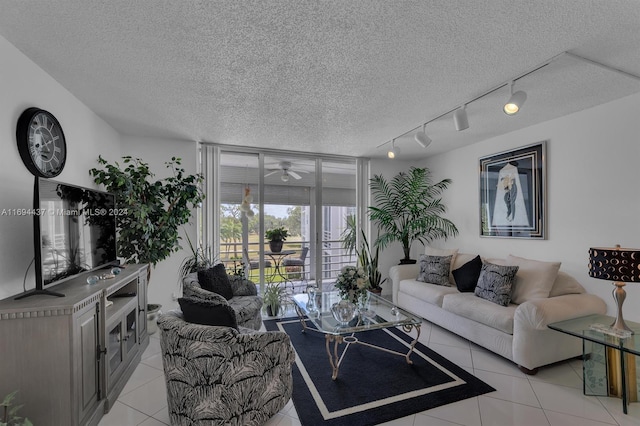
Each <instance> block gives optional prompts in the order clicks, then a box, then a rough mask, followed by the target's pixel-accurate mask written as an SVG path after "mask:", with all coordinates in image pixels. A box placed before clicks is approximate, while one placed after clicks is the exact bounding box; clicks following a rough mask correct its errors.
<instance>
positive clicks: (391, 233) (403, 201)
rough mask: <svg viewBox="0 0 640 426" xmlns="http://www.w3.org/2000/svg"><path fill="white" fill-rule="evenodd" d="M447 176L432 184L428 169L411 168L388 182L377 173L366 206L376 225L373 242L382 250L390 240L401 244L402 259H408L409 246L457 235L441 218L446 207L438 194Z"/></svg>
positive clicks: (372, 181) (444, 188) (452, 225)
mask: <svg viewBox="0 0 640 426" xmlns="http://www.w3.org/2000/svg"><path fill="white" fill-rule="evenodd" d="M450 184H451V179H443V180H441V181H440V182H437V183H433V182H432V179H431V172H430V171H429V169H427V168H426V167H425V168H419V167H411V168H410V169H409V172H408V173H405V172H400V173H398V174H397V175H396V176H394V177H393V178H392V179H391V180H390V181H387V179H385V178H384V177H383V176H381V175H375V176H374V177H373V178H371V179H370V181H369V185H370V188H371V193H372V195H373V200H374V201H375V203H376V205H375V206H369V217H370V218H371V219H372V220H373V221H374V222H375V223H376V224H377V225H378V228H379V230H380V232H381V233H380V234H379V235H378V238H377V239H376V242H375V245H376V246H379V247H380V248H382V249H384V248H385V247H387V246H388V245H389V244H390V243H392V242H394V241H399V242H400V243H402V250H403V252H404V259H403V261H404V262H407V263H408V262H410V261H411V259H410V251H411V245H412V244H413V242H414V241H416V240H417V241H420V242H421V243H422V244H428V243H429V242H431V241H433V240H436V239H439V238H444V239H447V238H448V237H450V236H455V235H457V234H458V228H456V226H455V225H454V224H453V222H451V221H450V220H449V219H446V218H444V217H442V215H443V214H444V213H445V212H446V207H445V205H444V204H442V199H441V198H439V196H440V194H441V193H442V192H443V191H444V190H446V189H447V188H448V187H449V185H450Z"/></svg>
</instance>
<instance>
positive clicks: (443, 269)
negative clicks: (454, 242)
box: [416, 254, 452, 286]
mask: <svg viewBox="0 0 640 426" xmlns="http://www.w3.org/2000/svg"><path fill="white" fill-rule="evenodd" d="M451 258H452V256H451V255H449V256H427V255H425V254H421V255H420V271H419V272H418V278H416V279H417V280H418V281H422V282H425V283H431V284H437V285H446V286H448V285H451V283H450V282H449V273H450V272H451Z"/></svg>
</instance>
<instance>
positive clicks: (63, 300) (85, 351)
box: [0, 265, 149, 426]
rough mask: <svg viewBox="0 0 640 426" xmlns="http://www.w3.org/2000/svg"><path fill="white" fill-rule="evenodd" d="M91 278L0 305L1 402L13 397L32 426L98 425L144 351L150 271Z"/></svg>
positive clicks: (133, 268) (133, 269) (142, 269)
mask: <svg viewBox="0 0 640 426" xmlns="http://www.w3.org/2000/svg"><path fill="white" fill-rule="evenodd" d="M92 274H95V271H93V272H85V273H82V274H79V275H78V276H77V277H73V278H70V279H69V280H67V281H64V282H62V283H60V284H57V285H56V288H55V289H56V290H58V291H60V292H61V293H64V295H65V297H50V296H51V295H52V294H51V293H53V292H51V291H48V290H45V291H42V290H41V289H35V290H32V291H30V292H28V297H26V296H27V294H26V293H25V294H21V295H19V296H18V297H19V298H20V299H19V300H15V299H14V297H15V296H11V297H9V298H6V299H4V300H0V360H2V362H0V398H1V397H2V395H8V394H9V393H10V392H13V391H15V390H17V391H18V394H17V396H16V401H15V402H16V404H17V405H22V404H23V405H24V407H23V408H22V411H21V412H24V413H25V415H26V416H27V417H29V420H31V421H32V422H33V424H35V425H40V424H42V425H47V426H96V425H97V424H98V423H99V422H100V419H101V418H102V416H103V415H104V413H106V412H108V411H109V410H110V409H111V407H112V406H113V404H114V403H115V402H116V400H117V398H118V395H119V394H120V392H121V391H122V389H123V388H124V387H125V385H126V383H127V381H128V380H129V378H130V377H131V375H132V374H133V372H134V370H135V369H136V367H137V366H138V364H139V363H140V360H141V358H142V353H143V352H144V350H145V349H146V347H147V345H148V344H149V335H148V333H147V265H129V267H128V268H127V269H126V270H123V271H122V272H120V274H118V275H116V276H114V277H113V278H109V279H103V280H100V281H98V282H97V283H96V284H88V283H87V281H86V280H87V277H88V276H90V275H92Z"/></svg>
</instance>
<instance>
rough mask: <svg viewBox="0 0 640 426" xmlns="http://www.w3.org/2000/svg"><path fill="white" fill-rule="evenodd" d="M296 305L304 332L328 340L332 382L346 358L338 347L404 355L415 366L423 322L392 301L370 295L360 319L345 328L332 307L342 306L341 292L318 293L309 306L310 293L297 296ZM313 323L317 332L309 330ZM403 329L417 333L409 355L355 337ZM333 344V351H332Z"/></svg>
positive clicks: (327, 347) (354, 320)
mask: <svg viewBox="0 0 640 426" xmlns="http://www.w3.org/2000/svg"><path fill="white" fill-rule="evenodd" d="M292 300H293V302H294V304H295V308H296V312H297V313H298V317H299V318H300V323H301V324H302V332H303V333H304V332H306V330H312V331H315V332H319V333H323V334H324V335H325V339H326V349H327V355H328V356H329V364H330V365H331V369H332V375H331V378H332V379H333V380H335V379H336V378H337V377H338V369H339V368H340V363H341V361H342V358H343V357H344V354H345V353H346V351H345V352H343V353H342V355H341V356H339V355H338V347H339V346H340V344H341V343H346V344H347V345H350V344H359V345H363V346H367V347H370V348H373V349H378V350H381V351H384V352H388V353H392V354H395V355H400V356H402V357H404V358H405V360H406V361H407V363H408V364H413V361H411V359H410V356H411V353H412V352H413V349H414V347H415V345H416V342H417V341H418V338H419V337H420V325H421V324H422V319H421V318H420V317H418V316H417V315H414V314H412V313H410V312H407V311H405V310H404V309H401V308H398V307H396V306H395V305H394V304H393V303H391V302H390V301H389V300H387V299H384V298H382V297H380V296H378V295H376V294H373V293H369V301H368V302H367V304H366V306H365V308H366V309H364V310H363V312H361V313H359V314H357V315H356V317H355V318H354V319H352V320H351V321H350V322H349V323H348V324H344V325H342V324H341V323H340V322H338V321H337V320H336V319H335V318H334V317H333V315H332V313H331V306H333V304H334V303H338V302H339V301H340V300H341V299H340V295H339V294H338V292H337V291H333V292H322V293H317V294H316V296H315V303H313V304H310V303H309V297H308V295H307V294H306V293H302V294H296V295H294V296H292ZM307 320H309V321H311V323H312V324H313V325H314V327H315V328H311V327H308V326H307V323H306V321H307ZM392 327H402V329H403V331H405V332H406V333H409V332H411V331H412V330H416V334H417V335H416V337H415V339H414V340H413V341H412V342H411V344H410V345H409V351H407V352H406V353H400V352H396V351H393V350H390V349H387V348H383V347H380V346H376V345H372V344H370V343H367V342H364V341H361V340H360V339H359V338H358V337H356V336H355V333H361V332H363V331H370V330H379V329H384V328H392ZM331 343H333V351H332V350H331Z"/></svg>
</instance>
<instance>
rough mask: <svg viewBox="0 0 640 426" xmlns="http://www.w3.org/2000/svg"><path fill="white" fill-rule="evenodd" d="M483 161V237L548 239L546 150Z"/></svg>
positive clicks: (539, 146) (528, 149) (541, 145)
mask: <svg viewBox="0 0 640 426" xmlns="http://www.w3.org/2000/svg"><path fill="white" fill-rule="evenodd" d="M547 142H548V141H546V140H545V141H542V142H537V143H534V144H531V145H527V146H523V147H520V148H516V149H513V150H509V151H504V152H500V153H497V154H493V155H489V156H486V157H482V158H480V160H479V162H480V176H479V178H480V236H481V237H497V238H524V239H542V240H544V239H546V238H547V235H546V224H545V222H546V207H547V206H546V204H547V203H546V194H547V190H546V164H545V163H546V157H547V155H546V146H547Z"/></svg>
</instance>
